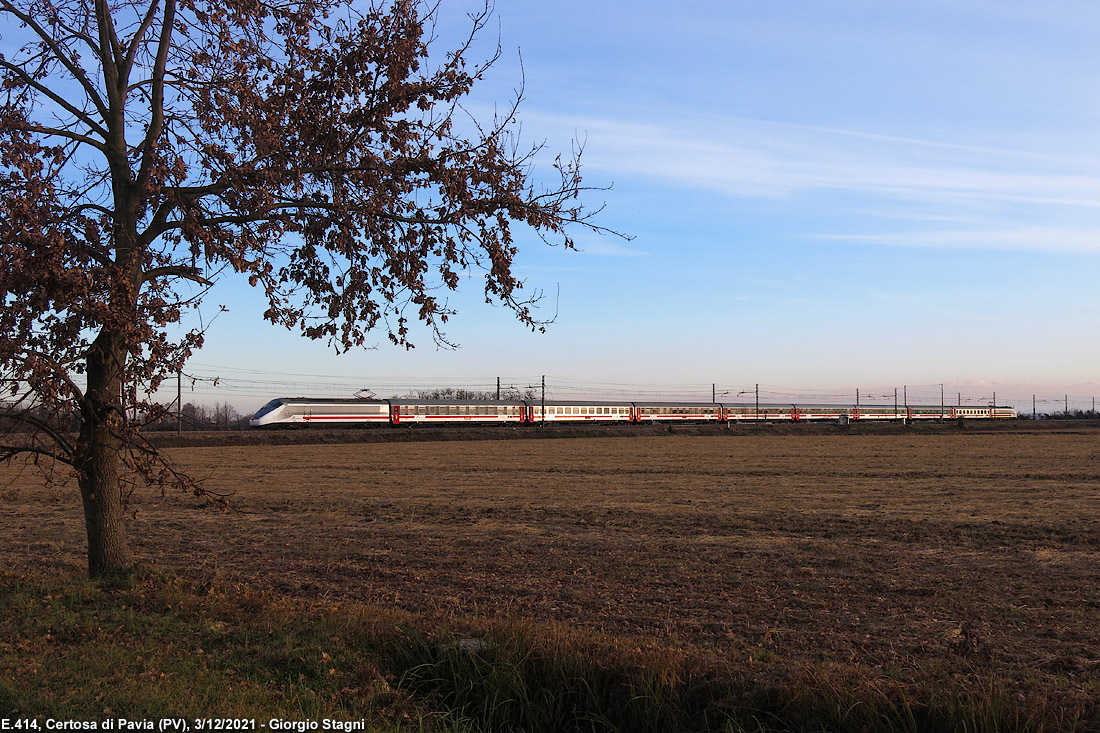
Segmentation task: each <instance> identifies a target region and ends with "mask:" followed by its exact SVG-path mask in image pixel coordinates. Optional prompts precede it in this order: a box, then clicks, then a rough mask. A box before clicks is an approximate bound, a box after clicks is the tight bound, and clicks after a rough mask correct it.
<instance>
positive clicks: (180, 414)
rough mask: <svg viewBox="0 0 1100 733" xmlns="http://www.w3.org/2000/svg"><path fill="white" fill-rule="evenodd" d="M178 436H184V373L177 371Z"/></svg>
mask: <svg viewBox="0 0 1100 733" xmlns="http://www.w3.org/2000/svg"><path fill="white" fill-rule="evenodd" d="M176 435H183V372H182V371H180V370H178V369H177V370H176Z"/></svg>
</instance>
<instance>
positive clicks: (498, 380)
mask: <svg viewBox="0 0 1100 733" xmlns="http://www.w3.org/2000/svg"><path fill="white" fill-rule="evenodd" d="M497 402H500V377H497Z"/></svg>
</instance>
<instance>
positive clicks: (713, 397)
mask: <svg viewBox="0 0 1100 733" xmlns="http://www.w3.org/2000/svg"><path fill="white" fill-rule="evenodd" d="M717 396H718V393H717V391H716V390H715V387H714V382H711V383H710V401H711V402H717V401H718V400H717V399H716V398H717Z"/></svg>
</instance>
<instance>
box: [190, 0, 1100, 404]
mask: <svg viewBox="0 0 1100 733" xmlns="http://www.w3.org/2000/svg"><path fill="white" fill-rule="evenodd" d="M474 7H475V6H472V5H470V4H468V3H466V2H465V0H445V7H444V19H443V20H444V23H443V26H442V27H441V34H442V36H443V38H444V39H445V38H446V37H447V34H448V33H449V32H450V31H452V30H453V29H456V28H457V27H458V25H457V24H458V23H459V22H460V21H461V20H462V13H463V12H465V11H466V10H469V9H473V8H474ZM625 8H626V6H624V5H623V4H622V3H612V2H601V1H599V0H555V2H545V1H544V2H535V1H533V0H501V1H500V2H499V4H498V7H497V17H498V20H499V24H500V34H501V43H502V46H503V48H504V55H503V57H502V58H501V60H500V61H499V63H498V64H497V67H496V68H495V69H494V71H493V72H492V73H491V74H490V77H489V78H488V79H487V80H486V82H485V83H484V85H483V86H482V87H481V88H480V89H479V90H478V91H477V93H476V94H475V98H474V99H473V100H472V101H471V109H473V110H474V111H475V112H476V113H480V114H482V115H484V116H488V115H491V113H492V108H493V107H492V105H493V103H494V102H500V103H506V102H507V100H508V98H509V96H510V93H511V90H512V89H513V88H515V86H516V85H517V84H518V83H519V79H520V71H519V70H520V53H522V66H523V71H524V77H525V80H526V101H525V103H524V106H523V107H522V108H521V113H520V117H521V119H522V120H523V133H524V137H525V138H526V139H527V140H529V141H539V140H543V139H545V140H546V141H547V145H548V151H550V152H553V151H567V150H568V148H569V145H570V140H571V139H572V138H573V137H580V138H582V139H584V140H585V154H584V171H585V174H586V180H587V182H589V183H591V184H593V185H599V186H604V185H613V188H612V189H611V190H609V191H606V192H596V193H595V194H594V195H593V196H592V198H591V203H592V204H595V205H598V204H600V203H602V202H606V210H605V211H604V214H603V215H602V217H601V219H600V223H602V224H604V225H605V226H608V227H611V228H613V229H617V230H620V231H623V232H626V233H628V234H630V235H631V236H632V237H633V238H632V239H630V240H629V241H626V240H621V239H617V238H614V237H607V236H604V237H600V236H596V235H592V234H586V233H580V232H578V245H579V247H580V249H581V250H582V251H580V252H567V251H563V250H561V249H553V248H547V247H545V246H544V245H542V244H541V243H540V242H538V240H536V239H534V238H527V239H522V240H521V242H522V243H523V246H522V251H521V255H520V257H519V260H518V271H519V272H520V273H521V274H522V276H523V277H524V278H526V280H527V282H528V286H529V288H531V289H541V290H543V291H544V292H545V294H546V297H545V299H544V308H543V312H544V314H545V315H546V317H551V316H553V315H554V314H555V312H556V314H557V317H556V320H555V322H554V323H553V324H552V325H551V326H550V328H549V331H548V333H546V334H531V333H528V332H526V331H525V330H524V329H523V328H522V326H520V325H519V324H518V322H515V321H514V319H513V318H512V317H511V316H509V315H508V313H507V312H506V311H504V310H502V309H499V308H493V307H491V306H487V305H485V304H484V303H483V302H482V299H481V298H480V297H479V288H478V283H477V279H476V276H475V277H474V278H473V279H471V280H470V281H469V282H468V283H466V285H467V287H466V289H465V290H464V291H463V292H462V293H461V294H459V295H457V296H455V297H453V298H452V299H451V303H452V305H455V306H457V307H458V308H459V310H460V313H459V315H458V316H457V317H456V318H455V319H454V320H453V321H452V324H453V325H452V327H451V328H450V330H449V331H448V333H449V336H450V337H451V338H452V339H453V340H454V341H456V342H457V343H459V344H460V345H461V348H460V349H458V350H456V351H445V350H438V349H436V348H435V347H434V346H433V344H432V342H431V338H430V335H429V334H427V333H426V332H425V333H422V334H421V335H420V338H419V339H417V341H418V348H417V349H415V350H414V351H412V352H406V351H404V350H403V349H397V348H394V347H391V346H389V345H388V342H387V341H386V340H385V337H384V334H380V335H379V338H378V348H377V349H375V350H369V351H364V352H359V353H352V354H346V355H342V356H339V357H336V356H334V355H333V353H332V351H331V349H329V348H328V347H326V346H325V345H324V344H319V343H309V342H305V341H303V340H300V339H298V338H297V337H295V336H293V335H292V334H288V333H286V332H283V331H280V330H279V329H276V328H274V327H271V326H266V325H257V318H258V314H259V313H260V312H262V307H261V306H260V305H259V303H258V301H257V300H256V299H255V298H254V297H253V296H252V295H250V294H249V293H247V292H245V291H246V290H247V288H246V287H245V286H244V285H243V283H241V282H238V281H233V280H232V279H227V280H226V281H225V282H222V283H219V285H218V287H217V288H216V289H215V290H214V291H213V292H212V294H211V296H210V298H209V299H208V306H207V308H206V309H205V310H206V311H207V312H213V310H214V306H215V304H219V303H224V304H225V305H227V307H228V308H229V312H228V313H225V314H222V315H220V316H219V317H218V318H217V320H215V321H214V324H213V326H212V327H211V329H210V331H209V334H208V341H207V346H206V347H205V348H204V349H203V351H202V352H201V353H200V354H199V355H198V356H197V357H196V358H195V360H194V361H195V366H194V367H193V368H192V371H193V372H194V373H195V374H200V375H206V376H210V375H215V374H220V375H221V376H222V377H223V379H225V378H227V377H228V378H229V381H228V383H229V384H231V385H232V384H235V385H237V386H236V387H235V388H233V389H228V388H224V389H223V390H222V392H221V393H220V394H221V395H222V396H219V393H218V392H217V391H216V390H215V391H213V392H209V393H203V395H202V396H201V397H198V400H200V401H201V400H207V401H213V400H215V399H217V400H221V399H226V400H228V401H230V402H234V403H235V404H239V405H240V406H241V407H242V408H245V409H250V408H251V407H254V406H256V405H258V404H260V403H261V402H263V401H264V398H265V397H266V396H276V395H275V394H271V395H268V394H267V392H268V391H275V392H277V393H278V394H284V393H289V392H290V391H293V392H294V393H295V394H298V393H309V391H310V390H313V391H323V392H326V393H328V394H334V393H339V392H340V390H343V389H345V386H346V384H349V383H354V384H360V383H361V384H362V385H363V386H365V387H371V388H373V389H374V390H375V391H376V392H377V393H379V394H380V395H382V396H386V394H387V393H388V392H389V391H393V390H399V387H400V386H401V385H406V384H444V385H446V384H459V385H467V384H469V385H476V384H483V383H485V382H487V381H491V380H492V379H493V378H495V377H496V376H498V375H502V376H504V377H505V380H506V383H507V382H509V381H510V382H512V383H515V382H517V381H520V382H522V381H532V380H534V379H537V377H538V375H542V374H546V375H548V379H550V381H551V382H552V383H554V384H557V385H559V388H560V389H561V390H562V391H563V396H564V394H565V393H568V391H569V390H574V391H584V390H591V391H601V390H602V391H605V392H606V391H610V390H611V389H612V388H613V387H614V388H615V389H619V388H621V389H625V390H629V389H633V388H634V387H635V386H637V387H638V388H639V389H642V388H644V389H653V390H666V391H667V392H669V393H670V394H681V393H683V394H686V393H688V392H690V391H691V390H693V389H700V388H702V387H703V386H705V387H706V389H707V390H709V385H710V384H711V383H717V384H718V385H719V390H722V389H726V390H732V391H739V390H743V389H745V388H748V387H752V386H753V385H754V384H756V383H761V384H765V385H768V389H769V390H770V392H771V393H774V394H776V395H778V394H780V393H783V392H785V391H789V392H791V393H798V394H813V395H822V396H831V395H834V394H835V395H845V394H847V393H848V392H854V390H855V389H856V388H861V389H863V390H864V392H865V393H868V392H870V393H876V394H878V393H880V394H887V393H888V391H889V390H890V389H892V388H893V387H899V388H901V387H902V385H916V387H914V390H915V391H916V392H918V393H919V392H920V390H922V389H923V390H925V391H926V392H928V393H929V394H931V393H932V392H935V394H936V397H937V399H938V391H939V386H938V385H939V384H940V383H943V384H945V385H947V386H946V387H945V390H946V391H947V392H948V393H949V394H952V395H954V394H957V392H962V393H963V397H964V399H966V398H968V397H969V398H973V399H988V397H989V396H991V394H992V391H994V390H996V391H997V392H998V402H999V403H1002V404H1004V403H1006V402H1016V403H1018V404H1017V407H1026V408H1027V409H1028V410H1030V395H1031V394H1032V393H1039V395H1040V397H1041V398H1042V397H1047V398H1054V397H1058V398H1059V399H1060V398H1061V397H1062V395H1063V394H1064V393H1069V394H1070V395H1071V402H1072V401H1073V400H1074V398H1075V397H1076V398H1079V399H1087V398H1089V397H1090V396H1091V395H1094V394H1098V393H1100V375H1098V372H1097V367H1096V365H1097V364H1100V339H1098V338H1097V334H1098V333H1100V289H1098V288H1097V287H1096V285H1097V275H1098V274H1100V125H1098V124H1097V122H1098V120H1100V84H1098V83H1097V82H1098V79H1100V50H1098V48H1100V46H1098V44H1097V43H1096V38H1097V37H1100V4H1097V3H1095V2H1076V1H1071V0H1051V1H1050V2H1046V3H1043V4H1041V5H1040V4H1036V3H1031V2H1016V1H1014V0H998V1H997V2H992V1H990V2H986V1H984V0H972V1H969V2H965V3H959V2H940V1H939V0H921V2H915V1H912V0H901V1H899V2H891V3H882V2H871V0H865V1H861V0H832V1H830V2H763V1H762V0H760V1H757V0H733V1H731V2H727V3H710V2H706V3H704V2H691V1H689V2H681V3H679V4H678V5H677V7H676V9H675V10H670V6H669V4H668V3H656V2H649V1H648V0H645V1H639V2H635V3H632V4H630V6H629V11H627V10H625ZM492 30H493V31H495V28H493V29H492ZM485 40H486V41H489V42H492V41H495V33H489V34H487V35H486V38H485ZM548 158H549V156H547V160H544V162H548ZM249 374H251V375H253V377H254V379H255V380H256V381H261V382H263V381H266V383H265V384H263V385H258V386H255V387H252V388H246V387H243V386H242V385H243V384H244V382H245V381H247V379H248V378H249V377H248V375H249ZM288 375H304V376H293V377H292V376H288ZM321 375H324V376H331V377H333V382H332V384H326V383H325V381H324V380H323V379H321V378H320V377H321ZM235 380H239V381H235ZM523 386H526V385H523ZM234 390H235V391H234ZM334 390H335V392H334ZM200 392H201V389H200ZM1025 398H1026V400H1027V405H1026V406H1025V405H1023V404H1022V401H1023V400H1024V399H1025ZM911 401H912V400H911ZM1073 406H1074V404H1071V407H1073ZM1077 406H1084V407H1086V408H1087V407H1089V405H1088V404H1078V405H1077ZM1042 409H1043V406H1042V405H1040V411H1041V410H1042ZM1049 409H1054V407H1050V408H1049ZM1059 409H1060V407H1059Z"/></svg>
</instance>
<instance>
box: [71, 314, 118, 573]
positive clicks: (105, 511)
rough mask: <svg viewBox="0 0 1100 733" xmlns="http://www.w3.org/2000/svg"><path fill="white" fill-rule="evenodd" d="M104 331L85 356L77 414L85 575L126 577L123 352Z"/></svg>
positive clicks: (78, 465) (114, 340)
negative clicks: (121, 436) (83, 390)
mask: <svg viewBox="0 0 1100 733" xmlns="http://www.w3.org/2000/svg"><path fill="white" fill-rule="evenodd" d="M116 343H117V339H115V338H113V337H112V336H111V335H110V334H108V333H106V332H104V333H101V334H100V335H99V337H98V338H97V339H96V340H95V343H94V344H93V345H92V348H91V349H90V350H89V352H88V369H87V375H88V385H87V390H86V393H85V400H86V403H85V405H84V408H83V409H82V410H81V426H80V440H79V443H78V448H77V452H78V461H77V469H78V472H79V484H80V495H81V498H82V499H83V500H84V524H85V527H86V528H87V532H88V574H89V575H90V576H91V577H92V578H104V577H111V576H118V575H125V574H126V573H127V572H129V570H130V548H129V546H128V545H127V543H126V525H125V518H124V508H125V507H124V504H125V502H124V500H123V495H122V485H121V484H120V483H119V479H120V478H121V469H122V459H121V456H120V449H121V441H120V440H119V438H118V436H117V434H116V432H115V430H114V429H112V428H113V427H114V428H115V429H117V427H120V422H121V420H122V419H123V413H122V400H121V396H120V390H121V387H122V369H123V365H124V364H125V358H126V357H125V351H123V350H122V349H120V348H118V347H117V346H116Z"/></svg>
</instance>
